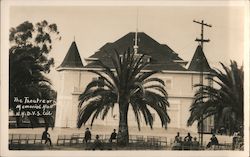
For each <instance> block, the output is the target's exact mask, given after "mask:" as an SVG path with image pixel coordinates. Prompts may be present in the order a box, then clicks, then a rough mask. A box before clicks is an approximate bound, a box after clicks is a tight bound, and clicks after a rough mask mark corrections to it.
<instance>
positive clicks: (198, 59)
mask: <svg viewBox="0 0 250 157" xmlns="http://www.w3.org/2000/svg"><path fill="white" fill-rule="evenodd" d="M188 70H190V71H198V72H201V71H203V72H209V71H210V70H211V68H210V66H209V64H208V61H207V59H206V57H205V54H204V52H203V50H202V47H201V46H200V45H198V46H197V48H196V50H195V53H194V56H193V58H192V60H191V63H190V65H189V67H188Z"/></svg>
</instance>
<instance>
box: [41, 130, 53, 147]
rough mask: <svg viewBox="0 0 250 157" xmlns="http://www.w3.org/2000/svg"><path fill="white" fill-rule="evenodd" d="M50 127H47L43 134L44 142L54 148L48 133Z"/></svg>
mask: <svg viewBox="0 0 250 157" xmlns="http://www.w3.org/2000/svg"><path fill="white" fill-rule="evenodd" d="M48 129H49V128H48V127H45V131H44V132H43V134H42V140H45V144H47V142H49V145H50V146H52V142H51V139H50V134H49V133H48Z"/></svg>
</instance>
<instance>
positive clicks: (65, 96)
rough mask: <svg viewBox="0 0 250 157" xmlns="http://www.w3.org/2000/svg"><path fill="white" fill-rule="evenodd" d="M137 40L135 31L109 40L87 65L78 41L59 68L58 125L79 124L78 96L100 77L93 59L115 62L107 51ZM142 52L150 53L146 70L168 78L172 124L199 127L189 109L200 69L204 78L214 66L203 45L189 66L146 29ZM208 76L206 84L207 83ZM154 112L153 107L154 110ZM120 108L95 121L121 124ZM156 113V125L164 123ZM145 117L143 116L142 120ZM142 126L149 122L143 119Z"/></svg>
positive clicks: (121, 48) (131, 118) (130, 118)
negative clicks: (211, 64)
mask: <svg viewBox="0 0 250 157" xmlns="http://www.w3.org/2000/svg"><path fill="white" fill-rule="evenodd" d="M134 42H135V33H132V32H131V33H128V34H126V35H125V36H123V37H121V38H120V39H118V40H117V41H115V42H113V43H107V44H105V45H104V46H103V47H101V48H100V49H99V50H98V51H97V52H95V53H94V54H93V55H92V56H90V57H89V58H86V59H85V61H86V62H87V65H85V66H84V65H83V63H82V60H81V57H80V54H79V52H78V49H77V45H76V42H75V41H74V42H73V43H72V44H71V46H70V48H69V50H68V53H67V55H66V56H65V58H64V60H63V62H62V64H61V65H60V66H59V67H58V68H57V71H58V73H59V75H60V79H59V80H58V81H60V87H59V88H60V89H58V91H57V92H58V98H57V109H56V122H55V126H56V127H72V128H74V127H76V124H77V115H78V96H79V94H80V93H81V92H83V91H84V89H85V87H86V85H87V84H88V83H89V82H90V81H91V80H92V79H96V78H97V75H95V74H93V73H90V72H87V71H86V70H89V69H94V70H98V68H99V67H98V66H97V65H96V64H95V63H94V62H93V60H101V61H102V62H104V64H106V65H108V66H111V67H112V65H111V59H110V58H109V56H108V54H107V53H104V51H106V52H108V53H112V51H114V49H116V50H117V51H118V52H119V53H123V52H124V51H125V50H127V49H128V47H130V48H133V46H134ZM138 47H139V48H138V53H142V54H146V55H147V56H149V58H148V59H149V61H150V66H148V67H147V69H146V70H161V71H162V72H161V73H158V74H155V75H154V77H158V78H161V79H162V80H164V81H165V84H166V90H167V92H168V95H169V99H168V101H169V103H170V108H168V114H169V116H170V118H171V122H170V124H169V125H168V128H170V127H173V128H182V129H187V130H190V131H197V124H194V125H193V126H192V127H187V119H188V117H189V115H190V112H189V109H190V105H191V103H192V101H193V96H194V93H195V91H196V90H197V89H195V88H194V87H193V85H194V84H197V83H200V76H201V75H200V74H201V72H200V71H203V72H204V76H203V77H204V78H205V77H206V74H207V73H208V72H209V70H210V66H209V64H208V62H207V60H206V58H205V55H204V53H203V51H202V48H201V46H198V47H197V49H196V51H195V53H194V56H193V58H192V60H191V62H190V64H189V66H188V68H186V65H187V63H188V62H187V61H184V60H182V59H181V58H180V57H179V56H178V54H177V53H175V52H174V51H173V50H172V49H171V48H169V47H168V46H167V45H165V44H160V43H158V42H157V41H156V40H154V39H152V38H151V37H150V36H148V35H147V34H146V33H143V32H140V33H138ZM207 83H208V82H207V80H205V79H204V84H207ZM152 112H153V111H152ZM118 114H119V112H117V109H114V113H113V115H111V113H110V115H109V116H107V118H106V119H105V120H101V119H97V120H96V121H95V122H94V124H99V125H113V126H118V117H119V116H118ZM153 115H154V126H153V127H161V123H160V120H159V117H158V116H157V114H153ZM142 121H143V120H142ZM128 123H129V126H137V123H136V121H135V118H134V116H133V113H132V112H129V116H128ZM141 124H142V126H143V125H145V123H143V122H142V123H141ZM212 126H213V122H212V121H211V120H210V121H209V122H208V121H207V122H206V124H205V130H207V131H210V129H211V127H212Z"/></svg>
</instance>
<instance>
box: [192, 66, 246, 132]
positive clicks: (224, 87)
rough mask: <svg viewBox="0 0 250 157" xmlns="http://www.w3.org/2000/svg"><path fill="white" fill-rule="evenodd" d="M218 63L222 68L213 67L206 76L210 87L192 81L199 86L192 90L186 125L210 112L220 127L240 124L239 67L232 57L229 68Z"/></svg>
mask: <svg viewBox="0 0 250 157" xmlns="http://www.w3.org/2000/svg"><path fill="white" fill-rule="evenodd" d="M220 64H221V66H222V68H223V70H224V72H222V71H221V70H219V69H213V70H212V72H211V74H210V76H209V77H207V79H208V80H210V81H212V82H213V83H214V87H212V86H209V85H201V84H198V85H196V86H197V87H200V90H198V91H197V92H196V94H195V100H194V102H193V104H192V106H191V108H190V111H191V115H190V117H189V119H188V125H192V124H193V122H194V121H196V120H197V121H199V122H200V121H201V120H204V119H205V118H207V117H209V116H211V115H214V117H215V123H217V124H218V127H224V128H226V129H229V130H230V132H232V131H235V130H239V129H240V128H241V127H242V126H243V117H244V108H243V67H238V65H237V63H236V62H235V61H231V64H230V68H229V67H226V66H225V65H224V64H222V63H220ZM203 100H204V102H203V103H201V101H203Z"/></svg>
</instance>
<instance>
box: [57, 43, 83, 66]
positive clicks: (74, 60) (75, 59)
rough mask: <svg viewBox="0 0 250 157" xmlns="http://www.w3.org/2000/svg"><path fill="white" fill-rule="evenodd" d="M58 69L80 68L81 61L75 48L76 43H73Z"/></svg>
mask: <svg viewBox="0 0 250 157" xmlns="http://www.w3.org/2000/svg"><path fill="white" fill-rule="evenodd" d="M59 67H60V68H65V67H67V68H82V67H83V64H82V60H81V57H80V54H79V51H78V48H77V46H76V42H75V41H73V42H72V44H71V46H70V48H69V50H68V53H67V55H66V56H65V58H64V60H63V62H62V64H61V65H60V66H59Z"/></svg>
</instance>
